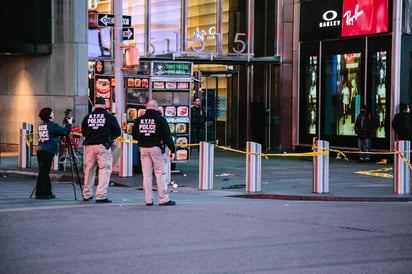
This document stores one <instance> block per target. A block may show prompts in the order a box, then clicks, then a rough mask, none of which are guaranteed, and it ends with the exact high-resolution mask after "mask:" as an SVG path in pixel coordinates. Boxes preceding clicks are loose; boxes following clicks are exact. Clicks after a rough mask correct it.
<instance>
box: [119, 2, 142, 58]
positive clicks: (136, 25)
mask: <svg viewBox="0 0 412 274" xmlns="http://www.w3.org/2000/svg"><path fill="white" fill-rule="evenodd" d="M144 2H145V0H123V3H122V5H123V15H130V16H132V27H133V31H134V35H133V36H134V39H133V40H130V41H126V40H125V41H123V43H124V44H135V45H136V48H137V49H138V50H139V53H140V54H141V55H143V54H144V24H145V23H144V22H145V21H144V20H145V6H144Z"/></svg>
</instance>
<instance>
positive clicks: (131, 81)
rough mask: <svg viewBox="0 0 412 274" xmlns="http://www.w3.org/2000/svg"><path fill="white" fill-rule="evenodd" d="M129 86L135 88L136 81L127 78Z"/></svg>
mask: <svg viewBox="0 0 412 274" xmlns="http://www.w3.org/2000/svg"><path fill="white" fill-rule="evenodd" d="M127 86H128V87H131V88H133V87H134V79H133V78H127Z"/></svg>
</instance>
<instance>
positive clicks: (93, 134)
mask: <svg viewBox="0 0 412 274" xmlns="http://www.w3.org/2000/svg"><path fill="white" fill-rule="evenodd" d="M105 106H106V104H105V99H104V98H102V97H98V98H96V103H95V105H94V108H95V110H94V111H93V112H91V113H89V114H88V115H86V117H84V119H83V122H82V135H83V136H84V138H85V139H84V142H83V145H84V151H85V153H84V189H83V201H90V200H92V199H93V186H94V180H95V176H96V168H97V167H98V168H99V182H98V185H97V189H96V203H111V202H112V201H111V200H109V199H107V189H108V187H109V183H110V175H111V174H112V165H113V156H112V145H113V142H114V139H115V138H117V137H119V136H120V134H121V129H120V125H119V122H118V121H117V119H116V117H115V116H114V115H113V114H111V113H109V112H108V111H107V110H106V109H105Z"/></svg>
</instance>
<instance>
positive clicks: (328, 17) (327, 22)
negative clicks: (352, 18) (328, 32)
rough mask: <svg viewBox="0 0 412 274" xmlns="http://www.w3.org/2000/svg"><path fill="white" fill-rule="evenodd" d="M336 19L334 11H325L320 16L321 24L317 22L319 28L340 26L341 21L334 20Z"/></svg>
mask: <svg viewBox="0 0 412 274" xmlns="http://www.w3.org/2000/svg"><path fill="white" fill-rule="evenodd" d="M337 17H338V13H337V12H336V11H335V10H327V11H325V12H324V13H323V15H322V19H323V21H322V22H319V28H327V27H336V26H340V23H341V21H340V20H335V19H336V18H337Z"/></svg>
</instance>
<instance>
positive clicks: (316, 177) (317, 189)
mask: <svg viewBox="0 0 412 274" xmlns="http://www.w3.org/2000/svg"><path fill="white" fill-rule="evenodd" d="M328 149H329V142H328V141H322V140H317V141H316V147H315V149H314V152H328ZM312 190H313V193H328V192H329V153H326V154H325V155H319V156H313V188H312Z"/></svg>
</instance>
